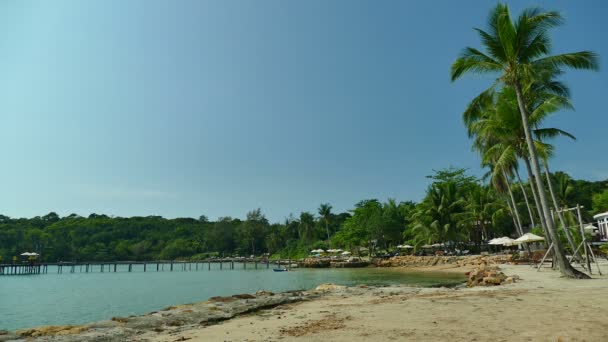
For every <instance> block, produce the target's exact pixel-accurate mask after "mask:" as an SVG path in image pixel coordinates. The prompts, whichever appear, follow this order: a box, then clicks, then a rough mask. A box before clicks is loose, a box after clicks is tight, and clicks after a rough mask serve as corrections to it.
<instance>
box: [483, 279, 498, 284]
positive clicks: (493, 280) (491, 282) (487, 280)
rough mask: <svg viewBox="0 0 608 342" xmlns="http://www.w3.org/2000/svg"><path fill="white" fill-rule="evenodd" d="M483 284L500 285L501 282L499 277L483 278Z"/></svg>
mask: <svg viewBox="0 0 608 342" xmlns="http://www.w3.org/2000/svg"><path fill="white" fill-rule="evenodd" d="M483 283H484V284H485V285H500V283H501V280H500V278H499V277H485V278H483Z"/></svg>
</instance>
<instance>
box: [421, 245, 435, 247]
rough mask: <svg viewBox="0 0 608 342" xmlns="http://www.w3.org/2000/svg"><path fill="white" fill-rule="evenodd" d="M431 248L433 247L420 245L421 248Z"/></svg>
mask: <svg viewBox="0 0 608 342" xmlns="http://www.w3.org/2000/svg"><path fill="white" fill-rule="evenodd" d="M431 247H433V246H431V245H422V248H431Z"/></svg>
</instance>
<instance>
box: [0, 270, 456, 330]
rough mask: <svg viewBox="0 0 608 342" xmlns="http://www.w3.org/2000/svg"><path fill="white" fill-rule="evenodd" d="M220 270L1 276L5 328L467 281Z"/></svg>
mask: <svg viewBox="0 0 608 342" xmlns="http://www.w3.org/2000/svg"><path fill="white" fill-rule="evenodd" d="M214 267H215V268H217V266H216V265H212V269H211V270H210V271H209V270H207V265H205V267H204V269H203V270H201V269H199V271H190V272H184V271H174V272H168V271H164V272H158V273H157V272H156V271H155V269H156V268H155V267H150V266H149V267H148V272H145V273H144V272H143V266H134V269H133V272H132V273H128V272H127V269H126V267H123V268H122V269H121V268H119V269H118V272H117V273H108V272H106V273H63V274H57V273H56V272H57V271H56V268H52V267H49V273H48V274H42V275H32V276H7V277H5V276H0V329H7V330H13V329H19V328H26V327H33V326H39V325H55V324H78V323H86V322H91V321H98V320H103V319H109V318H111V317H113V316H128V315H133V314H143V313H146V312H150V311H154V310H158V309H161V308H163V307H166V306H170V305H175V304H184V303H191V302H196V301H201V300H206V299H207V298H209V297H212V296H227V295H232V294H237V293H252V292H255V291H258V290H271V291H275V292H278V291H287V290H298V289H310V288H312V287H315V286H316V285H319V284H321V283H336V284H341V285H356V284H368V285H380V284H408V285H412V286H435V285H440V284H448V283H449V284H453V283H454V282H457V281H458V280H462V279H463V278H461V277H460V276H458V275H439V274H428V273H427V274H421V273H402V272H395V271H394V270H390V269H377V268H369V269H298V270H294V271H293V272H273V271H272V269H266V268H265V266H263V267H260V269H258V270H255V269H251V268H252V266H248V267H250V269H247V270H243V269H242V265H235V269H234V270H227V269H226V268H224V270H219V269H214ZM166 269H167V268H166ZM193 269H194V266H193ZM150 270H152V272H150ZM66 271H67V270H66V269H65V268H64V272H66ZM98 271H99V270H96V272H98ZM67 272H69V271H67Z"/></svg>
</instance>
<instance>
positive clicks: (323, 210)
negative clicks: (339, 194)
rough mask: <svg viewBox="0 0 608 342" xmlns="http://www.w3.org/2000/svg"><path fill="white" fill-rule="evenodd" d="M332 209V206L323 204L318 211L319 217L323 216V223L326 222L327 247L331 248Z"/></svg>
mask: <svg viewBox="0 0 608 342" xmlns="http://www.w3.org/2000/svg"><path fill="white" fill-rule="evenodd" d="M331 208H332V206H331V204H329V203H322V204H321V205H320V206H319V209H318V212H319V216H321V218H322V219H323V221H325V232H326V233H327V245H328V246H329V248H331V245H330V244H331V242H330V239H329V219H330V218H331Z"/></svg>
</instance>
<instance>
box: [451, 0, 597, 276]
mask: <svg viewBox="0 0 608 342" xmlns="http://www.w3.org/2000/svg"><path fill="white" fill-rule="evenodd" d="M562 22H563V19H562V16H561V15H560V14H559V13H558V12H553V11H551V12H543V11H541V10H540V9H536V8H532V9H525V10H524V11H523V12H522V13H521V14H520V16H519V17H518V18H517V19H516V20H515V21H513V20H512V18H511V14H510V12H509V8H508V6H506V5H504V4H498V5H496V7H495V8H494V9H493V10H492V11H491V13H490V17H489V18H488V29H487V30H486V31H484V30H481V29H476V30H477V32H478V33H479V35H480V37H481V40H482V44H483V45H484V47H485V50H486V53H484V52H482V51H480V50H478V49H475V48H471V47H467V48H466V49H465V50H464V51H463V52H462V53H461V55H460V57H459V58H458V59H457V60H456V61H455V62H454V64H453V65H452V69H451V78H452V81H454V80H456V79H458V78H460V77H461V76H463V75H464V74H465V73H480V74H487V73H493V74H500V76H499V78H498V80H497V81H496V83H494V85H493V86H492V87H495V86H497V85H499V84H503V85H505V86H508V87H511V88H513V90H514V91H515V93H516V96H517V103H518V107H519V111H520V114H521V120H522V124H523V128H524V132H525V136H526V144H527V145H528V152H529V156H530V159H531V162H532V173H533V174H534V176H535V182H536V187H537V190H538V194H539V199H540V204H541V207H542V210H543V214H544V218H545V222H546V224H547V229H548V231H549V235H550V236H551V240H552V241H553V252H554V256H555V259H556V262H557V265H558V267H559V269H560V272H561V273H562V274H563V275H564V276H566V277H571V278H583V277H587V276H586V275H585V274H583V273H582V272H580V271H577V270H576V269H574V268H573V267H572V265H570V263H569V262H568V259H567V258H566V255H565V253H564V248H563V246H562V244H561V242H560V240H559V238H558V235H557V231H556V229H555V225H554V222H553V219H552V218H551V214H550V211H549V205H548V202H547V196H546V193H545V191H544V186H543V183H542V178H541V173H540V165H539V161H538V156H537V153H536V148H535V145H534V141H533V137H532V134H531V132H530V128H531V126H530V124H529V122H528V118H529V116H530V112H529V108H527V104H526V101H525V98H524V96H525V95H524V93H525V91H526V90H527V89H524V85H526V84H530V83H532V82H530V81H533V80H535V79H538V77H539V76H540V75H541V74H542V73H543V72H546V71H547V70H549V71H555V70H561V69H562V68H564V67H569V68H574V69H589V70H597V69H598V68H599V64H598V58H597V55H596V54H595V53H593V52H590V51H581V52H574V53H566V54H559V55H550V54H549V53H550V50H551V39H550V37H549V29H551V28H554V27H556V26H559V25H560V24H561V23H562Z"/></svg>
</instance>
